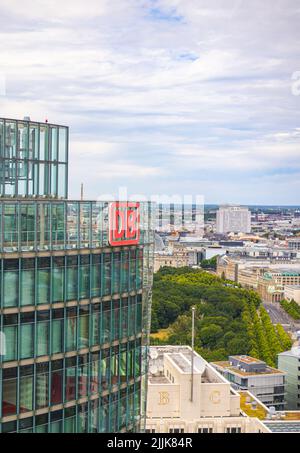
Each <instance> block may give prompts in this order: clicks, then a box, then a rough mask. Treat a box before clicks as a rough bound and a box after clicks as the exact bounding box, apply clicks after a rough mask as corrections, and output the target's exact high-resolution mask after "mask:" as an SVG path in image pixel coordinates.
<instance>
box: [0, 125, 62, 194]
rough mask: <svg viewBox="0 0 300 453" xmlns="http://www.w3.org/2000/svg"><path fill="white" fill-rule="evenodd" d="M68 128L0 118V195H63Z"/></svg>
mask: <svg viewBox="0 0 300 453" xmlns="http://www.w3.org/2000/svg"><path fill="white" fill-rule="evenodd" d="M68 139H69V138H68V128H67V127H64V126H57V125H52V124H48V123H35V122H31V121H19V120H10V119H4V118H0V195H1V196H2V197H15V196H24V197H45V196H47V197H48V196H51V197H59V198H60V197H62V198H66V197H67V171H68V165H67V164H68Z"/></svg>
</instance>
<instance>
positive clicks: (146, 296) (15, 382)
mask: <svg viewBox="0 0 300 453" xmlns="http://www.w3.org/2000/svg"><path fill="white" fill-rule="evenodd" d="M21 161H22V165H21ZM67 164H68V129H67V128H64V127H61V126H52V125H49V124H39V123H32V122H30V121H16V120H1V119H0V185H1V189H0V192H1V195H2V199H0V215H1V224H0V432H36V433H48V432H49V433H52V432H53V433H55V432H65V433H72V432H99V433H101V432H120V431H121V432H122V431H125V432H135V431H139V430H141V429H143V420H144V419H143V417H144V410H145V403H146V371H147V365H146V364H147V360H146V357H147V348H148V335H149V325H150V316H149V314H150V302H151V284H152V269H153V262H152V260H153V249H152V247H153V224H154V220H153V219H154V217H153V207H152V205H151V204H150V203H141V204H140V208H139V209H140V230H141V234H140V238H139V242H138V243H137V244H136V245H130V246H126V244H123V245H121V246H117V247H112V246H111V245H110V243H109V225H110V219H109V203H108V202H94V201H84V202H83V201H69V200H67V199H61V200H60V199H59V198H60V197H62V198H65V197H66V194H67V182H66V181H67V180H66V178H67V171H68V170H67ZM60 165H61V166H62V167H61V172H62V173H61V176H60ZM21 170H22V171H21ZM21 181H22V182H21ZM40 189H41V191H40ZM12 196H14V198H12ZM34 196H36V197H37V199H36V200H34V199H33V198H34Z"/></svg>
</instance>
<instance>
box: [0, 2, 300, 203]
mask: <svg viewBox="0 0 300 453" xmlns="http://www.w3.org/2000/svg"><path fill="white" fill-rule="evenodd" d="M0 30H1V31H0V42H1V43H3V44H2V45H1V48H0V61H1V65H0V74H3V79H5V80H4V81H5V88H6V96H1V97H0V106H1V112H2V113H1V115H2V116H9V117H23V116H24V115H30V116H31V117H32V119H36V120H41V121H43V120H44V119H45V118H46V117H47V118H48V119H49V121H53V122H56V123H57V122H61V123H63V124H68V125H70V127H71V131H70V132H71V149H70V158H71V163H70V193H71V194H72V193H74V194H76V193H77V192H78V184H79V181H80V180H81V179H85V185H86V186H88V185H89V184H90V185H91V188H90V189H89V191H90V192H89V193H90V196H96V195H97V194H98V192H99V189H98V187H99V185H98V182H97V181H98V180H99V181H102V180H105V187H106V188H107V189H108V191H111V190H112V189H114V188H115V187H116V186H117V185H126V184H127V185H128V186H130V187H131V189H132V190H133V191H134V192H140V188H141V185H142V186H143V187H142V188H143V190H145V191H147V192H153V191H155V192H157V191H159V190H161V191H162V192H164V193H168V191H170V192H171V191H172V190H176V193H177V192H178V191H180V190H182V191H183V192H184V193H186V192H187V191H190V192H193V193H198V191H199V190H200V191H201V193H204V194H205V195H206V198H207V200H208V201H218V198H220V197H225V199H224V198H223V201H226V197H228V200H227V201H229V202H230V201H231V200H230V197H232V196H233V194H236V193H238V194H239V196H240V198H241V202H242V201H243V202H249V203H250V202H251V199H250V198H251V197H253V198H257V200H261V202H264V199H266V198H269V197H271V198H272V197H273V201H274V203H276V197H279V198H280V199H281V200H282V197H283V196H284V199H285V202H286V203H289V201H290V200H292V199H293V198H294V191H295V187H294V185H292V184H290V187H291V190H290V192H289V190H288V189H286V190H282V193H281V194H278V191H277V189H276V187H278V180H276V182H275V179H276V178H279V175H281V178H283V176H282V175H283V174H286V175H287V174H289V175H292V170H293V169H294V170H295V171H298V160H299V159H298V143H299V105H300V104H299V102H300V101H299V99H300V97H297V96H292V94H291V74H292V73H294V72H295V71H297V70H300V63H299V62H300V58H299V49H300V45H299V43H300V29H299V7H298V6H297V2H296V1H295V0H273V1H272V0H266V1H264V2H261V1H258V0H253V1H252V2H246V1H245V0H226V1H225V0H212V1H211V2H209V3H208V2H207V1H204V0H110V1H108V0H101V1H99V0H90V1H89V2H84V1H83V0H72V1H71V0H67V1H65V2H63V3H62V2H58V1H57V0H51V1H50V0H43V1H42V0H39V1H38V0H23V1H22V2H19V1H17V0H11V1H10V2H2V4H1V5H0ZM3 83H4V82H3ZM112 159H114V160H113V161H112ZM84 171H87V176H86V177H84ZM90 175H94V176H93V178H90ZM202 175H205V178H204V179H205V185H204V186H203V187H202V185H201V184H200V185H201V187H199V181H202V179H201V178H202ZM256 175H259V177H260V181H261V187H259V184H258V181H257V180H256V179H255V177H256ZM292 177H293V178H295V177H296V176H295V175H292V176H290V178H289V179H291V178H292ZM97 178H98V179H97ZM143 178H144V180H143V181H141V180H142V179H143ZM234 179H235V180H236V187H235V189H233V180H234ZM101 184H102V183H101ZM103 184H104V183H103ZM247 184H248V185H252V192H251V191H250V190H249V189H248V188H247V187H246V186H247ZM272 184H274V188H273V189H272ZM275 185H276V187H275ZM94 186H95V189H94ZM218 194H219V195H218ZM248 197H250V198H248ZM237 201H239V200H237ZM281 202H283V201H281Z"/></svg>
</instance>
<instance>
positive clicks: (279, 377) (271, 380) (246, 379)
mask: <svg viewBox="0 0 300 453" xmlns="http://www.w3.org/2000/svg"><path fill="white" fill-rule="evenodd" d="M211 365H212V366H214V367H215V368H216V370H218V371H219V372H220V373H221V374H222V375H223V376H224V377H225V378H226V379H228V381H229V382H230V383H231V385H232V386H233V388H235V389H236V390H249V391H250V392H251V393H252V394H253V395H254V396H256V398H258V399H259V400H260V401H261V402H262V403H263V404H264V405H265V406H267V407H271V406H274V407H275V408H276V410H283V409H284V405H285V373H284V372H283V371H279V370H277V369H276V368H272V367H269V366H268V365H267V364H266V363H265V362H263V361H261V360H258V359H255V358H253V357H249V356H229V360H228V361H227V362H213V363H212V364H211Z"/></svg>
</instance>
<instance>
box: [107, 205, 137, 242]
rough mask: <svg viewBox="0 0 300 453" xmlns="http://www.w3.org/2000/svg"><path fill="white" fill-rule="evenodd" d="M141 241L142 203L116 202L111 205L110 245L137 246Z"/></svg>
mask: <svg viewBox="0 0 300 453" xmlns="http://www.w3.org/2000/svg"><path fill="white" fill-rule="evenodd" d="M139 240H140V203H134V202H126V201H125V202H121V201H116V202H114V203H110V205H109V243H110V245H137V244H138V243H139Z"/></svg>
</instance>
